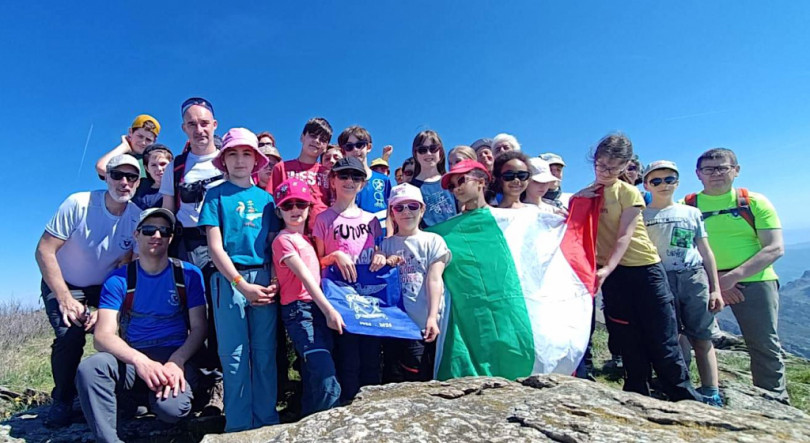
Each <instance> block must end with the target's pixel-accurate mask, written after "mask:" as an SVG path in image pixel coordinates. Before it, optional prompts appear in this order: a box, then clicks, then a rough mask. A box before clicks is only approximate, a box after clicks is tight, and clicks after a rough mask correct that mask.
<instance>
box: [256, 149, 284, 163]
mask: <svg viewBox="0 0 810 443" xmlns="http://www.w3.org/2000/svg"><path fill="white" fill-rule="evenodd" d="M259 151H262V154H264V155H265V156H267V157H275V158H276V159H277V160H278V161H281V153H280V152H278V148H276V147H275V146H261V147H259Z"/></svg>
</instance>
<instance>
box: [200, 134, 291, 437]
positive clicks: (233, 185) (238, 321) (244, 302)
mask: <svg viewBox="0 0 810 443" xmlns="http://www.w3.org/2000/svg"><path fill="white" fill-rule="evenodd" d="M267 162H268V160H267V157H265V156H264V154H262V153H261V151H259V149H258V140H257V139H256V136H255V135H254V134H253V133H252V132H250V131H249V130H247V129H244V128H234V129H231V130H230V131H228V133H227V134H225V137H223V146H222V149H221V150H220V151H219V152H218V153H217V156H216V157H215V158H214V160H213V164H214V166H215V167H216V168H217V169H219V170H221V171H222V172H225V173H226V174H227V181H225V182H223V183H222V184H220V185H218V186H216V187H214V188H211V189H209V190H208V192H207V193H206V196H205V202H204V203H203V207H202V211H201V212H200V220H199V223H198V225H199V226H201V227H202V226H204V227H205V228H206V231H207V236H208V247H209V251H210V254H211V259H212V260H213V262H214V265H215V266H216V268H217V272H215V273H214V275H213V276H211V282H210V285H211V293H212V301H213V311H214V323H215V326H216V334H217V341H218V346H217V348H218V349H217V350H218V352H219V358H220V360H221V361H222V367H223V369H224V370H223V382H224V387H225V395H224V404H225V431H226V432H233V431H241V430H245V429H253V428H258V427H261V426H265V425H271V424H276V423H278V422H279V417H278V413H277V412H276V408H275V406H276V393H277V386H276V329H277V326H276V325H277V321H278V310H277V309H276V307H275V306H274V305H273V303H274V302H275V301H276V298H275V297H276V291H277V289H276V285H274V284H271V282H270V276H271V273H270V267H269V264H268V261H269V257H267V255H266V251H265V248H264V247H263V245H264V243H265V241H266V240H265V239H266V238H267V235H268V233H269V232H271V231H273V232H275V231H278V228H276V227H271V224H278V219H277V218H276V217H275V216H274V215H273V213H272V210H273V198H272V196H271V195H270V194H268V193H267V192H266V191H264V190H263V189H261V188H259V187H257V186H254V185H253V181H252V179H251V174H253V173H255V172H257V171H258V170H260V169H261V168H263V167H264V166H265V165H267Z"/></svg>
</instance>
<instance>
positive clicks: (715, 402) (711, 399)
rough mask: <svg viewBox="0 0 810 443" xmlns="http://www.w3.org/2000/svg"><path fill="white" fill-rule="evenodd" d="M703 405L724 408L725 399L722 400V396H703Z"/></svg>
mask: <svg viewBox="0 0 810 443" xmlns="http://www.w3.org/2000/svg"><path fill="white" fill-rule="evenodd" d="M703 403H705V404H707V405H709V406H714V407H717V408H722V407H723V399H722V398H720V394H714V395H704V396H703Z"/></svg>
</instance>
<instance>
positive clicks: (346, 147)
mask: <svg viewBox="0 0 810 443" xmlns="http://www.w3.org/2000/svg"><path fill="white" fill-rule="evenodd" d="M366 146H368V142H367V141H365V140H360V141H358V142H357V143H345V144H344V145H343V146H341V148H343V150H344V151H346V152H352V151H354V150H355V149H364V148H365V147H366Z"/></svg>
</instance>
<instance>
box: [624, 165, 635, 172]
mask: <svg viewBox="0 0 810 443" xmlns="http://www.w3.org/2000/svg"><path fill="white" fill-rule="evenodd" d="M624 170H625V171H627V172H634V171H636V170H638V167H637V166H636V165H634V164H632V163H631V164H629V165H627V167H626V168H624Z"/></svg>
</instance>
